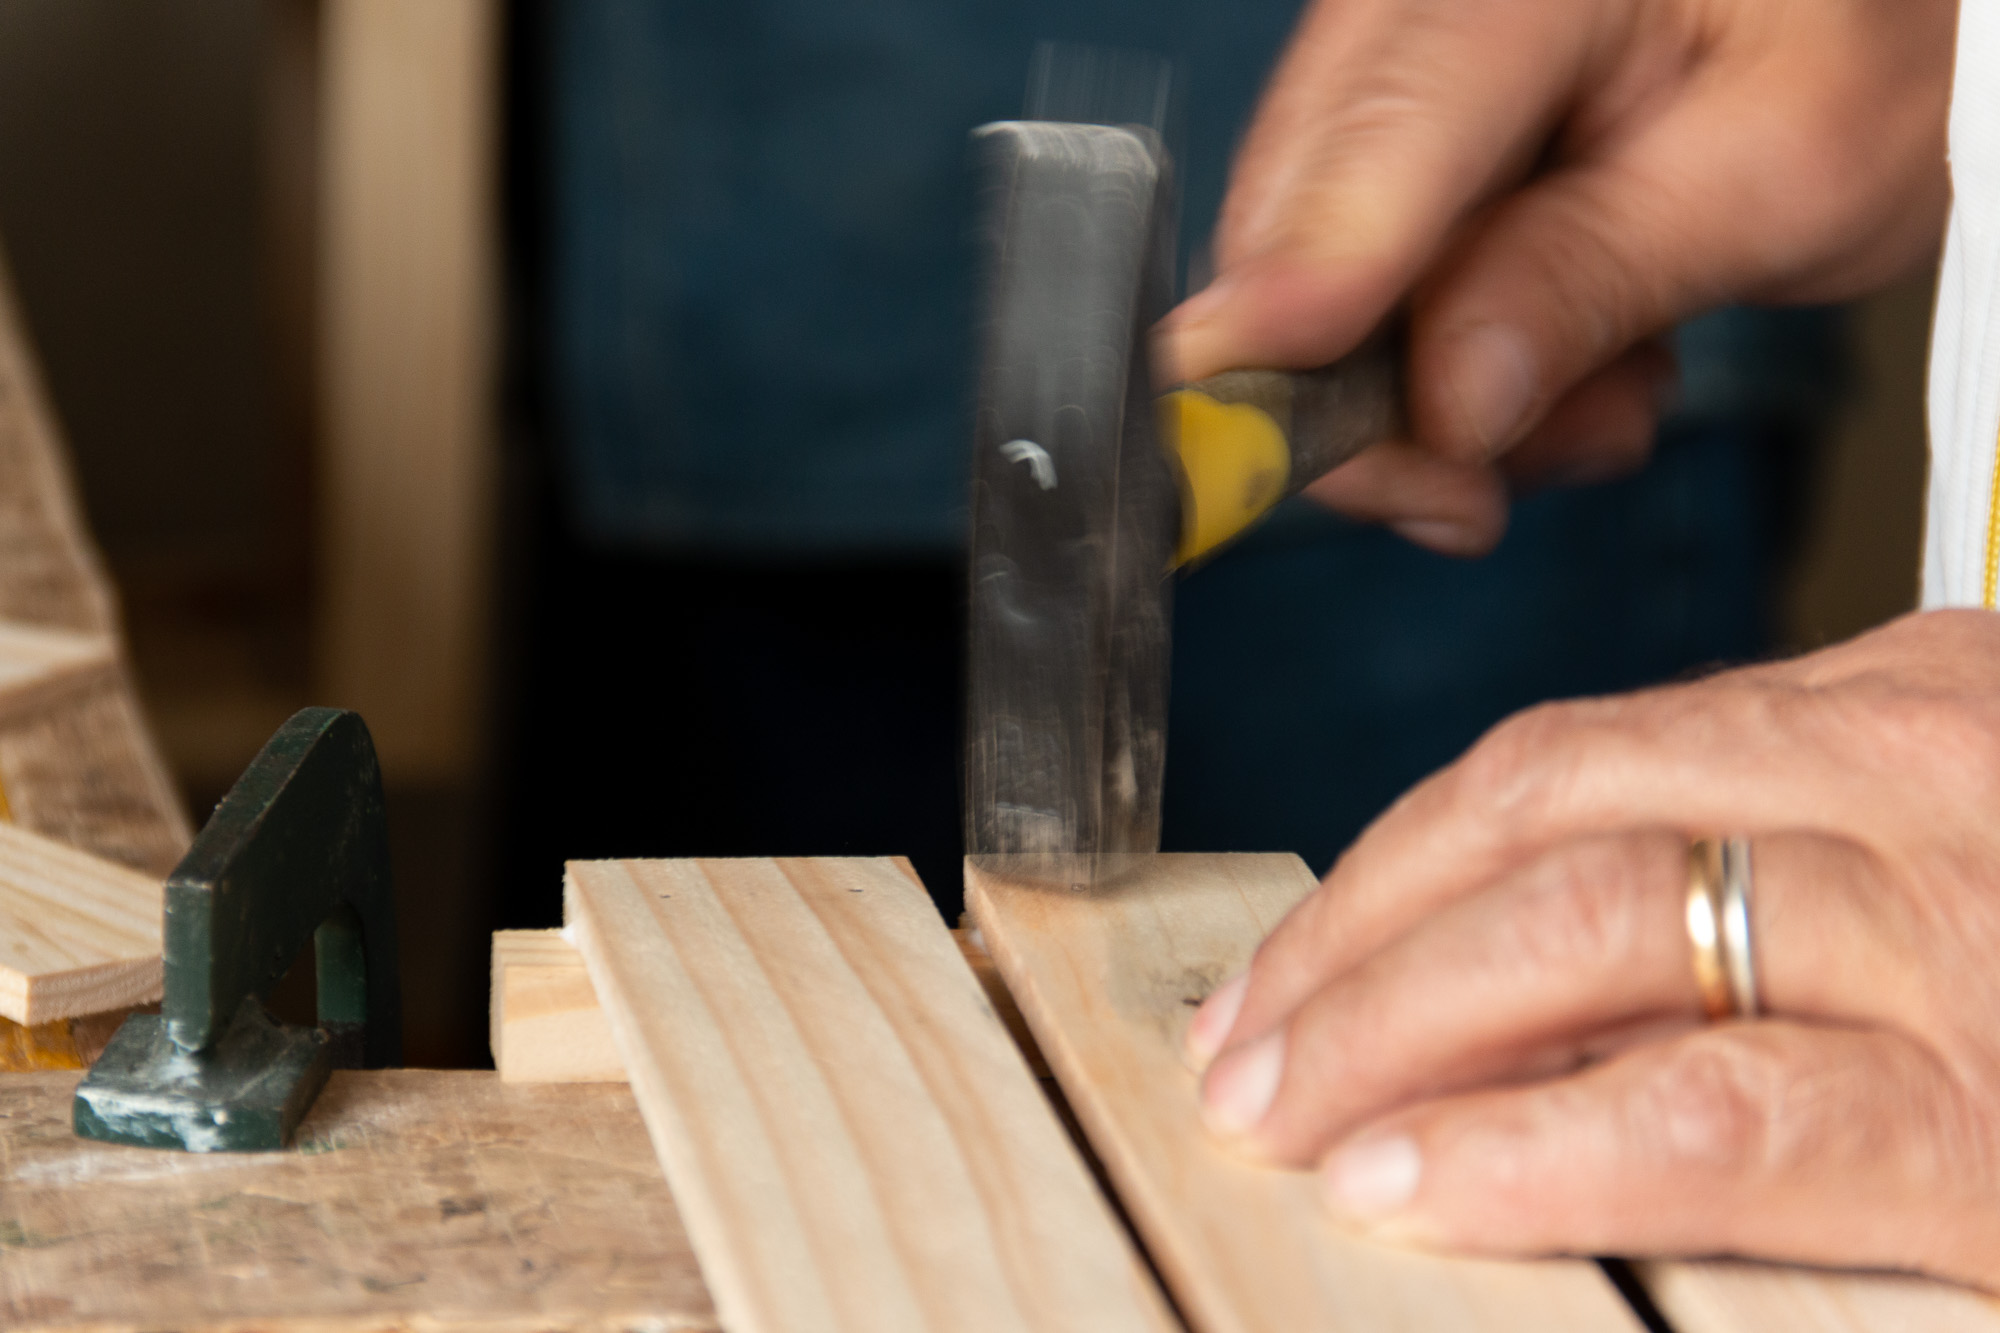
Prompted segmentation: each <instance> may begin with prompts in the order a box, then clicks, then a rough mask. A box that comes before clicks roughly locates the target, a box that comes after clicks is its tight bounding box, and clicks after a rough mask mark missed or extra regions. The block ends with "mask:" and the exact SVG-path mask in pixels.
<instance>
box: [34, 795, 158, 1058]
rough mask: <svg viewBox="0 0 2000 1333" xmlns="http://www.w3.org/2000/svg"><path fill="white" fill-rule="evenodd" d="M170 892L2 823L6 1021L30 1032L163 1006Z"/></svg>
mask: <svg viewBox="0 0 2000 1333" xmlns="http://www.w3.org/2000/svg"><path fill="white" fill-rule="evenodd" d="M163 893H164V885H163V884H162V881H160V880H158V879H155V878H153V877H152V876H150V875H143V874H140V873H139V872H138V871H136V870H131V869H128V868H126V867H125V866H121V865H117V864H115V863H114V862H111V861H106V860H103V859H102V858H100V857H95V856H92V855H90V853H88V852H80V851H78V850H76V849H75V848H74V847H68V846H65V845H64V844H62V843H59V842H56V841H54V840H53V839H50V838H44V837H42V836H40V835H39V834H34V833H30V832H28V831H27V830H26V829H21V828H16V827H14V826H13V825H10V824H0V1017H5V1018H9V1019H12V1020H13V1021H14V1022H16V1023H20V1024H23V1025H25V1026H30V1027H32V1026H35V1025H38V1024H44V1023H49V1022H52V1021H54V1020H56V1019H62V1018H74V1017H77V1016H79V1015H83V1014H93V1013H101V1012H103V1011H105V1010H108V1009H123V1008H128V1007H130V1006H132V1005H139V1004H147V1003H150V1002H151V1001H153V1000H157V999H159V998H160V913H161V905H162V897H163Z"/></svg>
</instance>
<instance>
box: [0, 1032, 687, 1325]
mask: <svg viewBox="0 0 2000 1333" xmlns="http://www.w3.org/2000/svg"><path fill="white" fill-rule="evenodd" d="M77 1078H78V1075H76V1074H73V1073H37V1074H0V1181H5V1182H6V1185H5V1188H4V1189H0V1328H4V1329H7V1330H8V1331H9V1333H56V1331H57V1330H62V1331H63V1333H70V1331H71V1330H79V1331H80V1330H84V1329H88V1330H90V1333H125V1331H127V1330H129V1331H130V1333H139V1331H140V1330H156V1329H173V1330H176V1333H249V1331H250V1330H252V1329H257V1330H270V1329H273V1328H274V1327H282V1328H283V1329H285V1330H287V1331H288V1333H290V1331H292V1330H297V1331H299V1333H304V1331H305V1330H310V1331H311V1333H417V1331H418V1330H424V1331H425V1333H429V1331H430V1330H438V1329H454V1330H456V1329H465V1330H480V1331H481V1333H486V1331H488V1330H504V1331H506V1333H517V1331H518V1333H529V1331H530V1330H534V1331H536V1333H539V1331H540V1330H574V1331H575V1333H625V1331H626V1330H632V1331H633V1333H639V1331H640V1330H644V1331H645V1333H666V1330H678V1329H713V1328H716V1327H717V1324H716V1322H715V1314H714V1309H713V1307H712V1305H711V1304H710V1302H709V1298H708V1292H707V1290H706V1289H705V1288H704V1287H703V1285H702V1281H701V1275H700V1272H699V1270H698V1269H697V1268H696V1266H695V1260H694V1255H693V1252H692V1251H691V1250H690V1249H689V1247H688V1240H687V1233H686V1232H685V1230H683V1228H682V1226H681V1220H680V1216H679V1214H678V1213H677V1212H676V1211H675V1209H674V1203H673V1198H672V1196H671V1195H670V1194H669V1193H668V1192H667V1186H666V1182H665V1181H664V1180H663V1179H662V1178H661V1175H660V1169H659V1166H658V1165H657V1163H656V1162H655V1160H654V1157H653V1149H652V1145H651V1144H650V1143H649V1142H648V1141H647V1138H646V1129H645V1126H644V1125H643V1124H642V1123H641V1121H640V1119H639V1112H638V1109H637V1107H636V1105H635V1104H634V1102H633V1100H632V1095H631V1093H630V1092H629V1091H628V1090H627V1089H626V1088H625V1087H624V1086H622V1085H617V1084H596V1085H567V1086H556V1085H523V1084H504V1083H502V1082H500V1080H499V1077H498V1076H497V1075H494V1074H488V1073H475V1072H460V1071H450V1072H445V1071H436V1070H384V1071H376V1072H358V1071H357V1072H346V1071H343V1072H337V1073H335V1074H334V1076H333V1080H332V1082H331V1083H330V1084H329V1085H328V1086H327V1090H326V1091H325V1092H324V1093H322V1094H321V1096H320V1099H319V1101H318V1103H317V1104H316V1105H315V1106H314V1108H313V1110H312V1113H311V1114H310V1115H309V1116H308V1117H307V1119H306V1121H305V1123H304V1124H303V1125H302V1126H301V1127H300V1131H299V1137H298V1141H297V1146H296V1147H295V1148H294V1149H293V1150H292V1151H290V1152H283V1153H215V1154H209V1155H193V1154H188V1153H173V1152H161V1151H157V1150H154V1149H148V1148H129V1147H122V1146H118V1145H113V1144H105V1143H95V1142H91V1141H88V1140H84V1139H79V1138H76V1137H75V1136H74V1135H73V1134H71V1132H70V1126H69V1106H70V1091H71V1089H73V1088H74V1087H75V1086H76V1082H77Z"/></svg>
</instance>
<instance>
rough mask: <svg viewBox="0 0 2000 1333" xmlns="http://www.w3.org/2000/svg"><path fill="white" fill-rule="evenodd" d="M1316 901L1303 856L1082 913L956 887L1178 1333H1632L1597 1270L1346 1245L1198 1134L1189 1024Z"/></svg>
mask: <svg viewBox="0 0 2000 1333" xmlns="http://www.w3.org/2000/svg"><path fill="white" fill-rule="evenodd" d="M1313 884H1314V880H1313V876H1312V874H1311V872H1310V871H1308V870H1307V869H1306V867H1305V863H1304V862H1302V861H1300V860H1299V859H1298V858H1297V857H1295V856H1241V855H1218V856H1166V857H1161V858H1160V859H1159V861H1158V862H1157V863H1156V864H1155V866H1154V867H1153V868H1152V869H1150V870H1149V871H1147V872H1146V873H1144V874H1143V875H1142V876H1139V877H1136V878H1134V879H1131V880H1128V881H1125V882H1123V883H1121V884H1119V885H1117V886H1115V887H1113V888H1111V889H1106V890H1101V891H1098V892H1095V893H1090V894H1080V893H1070V892H1066V891H1063V890H1060V889H1049V888H1046V887H1043V886H1040V885H1034V884H1026V883H1020V882H1015V881H1010V880H1006V879H1003V878H999V877H996V876H991V875H987V874H983V873H981V872H980V871H979V870H978V869H976V868H975V867H973V866H972V865H971V864H970V863H968V864H967V867H966V900H967V902H968V904H969V905H970V907H971V909H972V918H973V920H974V922H975V923H976V924H977V925H978V927H979V930H980V933H981V935H982V936H983V937H984V940H985V943H986V947H987V948H988V949H989V950H990V951H991V952H992V954H993V957H994V960H995V961H996V962H997V963H998V964H999V967H1000V972H1001V975H1002V976H1004V977H1005V978H1006V979H1007V984H1008V986H1009V988H1010V989H1012V991H1013V992H1014V998H1015V999H1016V1000H1017V1001H1018V1002H1019V1003H1020V1006H1021V1011H1022V1012H1023V1013H1024V1014H1025V1015H1026V1016H1027V1020H1028V1025H1029V1026H1030V1027H1031V1028H1032V1029H1033V1030H1034V1033H1035V1037H1036V1040H1037V1041H1038V1042H1039V1043H1040V1044H1041V1048H1042V1052H1043V1054H1044V1055H1046V1056H1047V1057H1048V1061H1049V1064H1050V1066H1051V1067H1052V1068H1053V1069H1054V1070H1055V1073H1056V1078H1057V1080H1058V1081H1059V1082H1060V1083H1061V1084H1062V1087H1063V1091H1064V1092H1065V1093H1066V1094H1067V1095H1068V1097H1069V1101H1070V1105H1071V1107H1072V1108H1073V1109H1074V1110H1075V1112H1076V1115H1077V1118H1078V1119H1079V1120H1080V1121H1081V1122H1082V1124H1083V1127H1084V1130H1085V1132H1086V1133H1087V1134H1088V1135H1089V1136H1090V1141H1091V1143H1092V1145H1093V1146H1095V1148H1096V1149H1097V1153H1098V1156H1099V1157H1100V1158H1101V1159H1102V1160H1103V1162H1104V1165H1105V1168H1106V1170H1107V1171H1108V1172H1109V1173H1110V1177H1111V1179H1112V1181H1113V1182H1114V1184H1115V1185H1116V1187H1117V1189H1118V1194H1119V1197H1120V1199H1121V1200H1123V1202H1124V1204H1125V1209H1126V1212H1127V1213H1128V1214H1129V1215H1130V1216H1131V1218H1132V1220H1133V1223H1134V1225H1135V1226H1137V1228H1138V1230H1139V1234H1140V1236H1141V1237H1142V1238H1143V1239H1144V1240H1145V1242H1146V1247H1147V1249H1148V1250H1149V1251H1150V1252H1151V1254H1152V1256H1153V1260H1154V1263H1155V1264H1156V1265H1158V1267H1159V1269H1160V1272H1161V1274H1162V1275H1163V1276H1164V1277H1165V1279H1166V1282H1167V1285H1168V1287H1169V1288H1170V1289H1171V1290H1172V1292H1173V1293H1174V1296H1175V1298H1176V1299H1177V1300H1178V1302H1179V1304H1180V1308H1181V1311H1182V1313H1183V1314H1184V1315H1186V1317H1187V1319H1188V1321H1189V1323H1190V1324H1191V1325H1192V1326H1194V1327H1195V1328H1196V1329H1199V1330H1201V1333H1250V1331H1251V1330H1266V1329H1281V1328H1316V1329H1336V1330H1344V1329H1355V1330H1362V1329H1366V1330H1380V1331H1383V1333H1399V1331H1401V1330H1410V1331H1411V1333H1418V1331H1422V1333H1428V1331H1429V1330H1432V1329H1444V1328H1449V1329H1466V1330H1473V1329H1484V1330H1515V1329H1518V1330H1530V1329H1532V1330H1535V1331H1536V1333H1555V1331H1557V1330H1586V1329H1590V1330H1597V1329H1603V1330H1636V1329H1637V1328H1638V1327H1639V1325H1638V1323H1637V1321H1636V1319H1635V1318H1634V1316H1633V1315H1632V1314H1631V1312H1630V1310H1629V1309H1628V1308H1627V1307H1626V1305H1625V1303H1624V1301H1623V1300H1622V1299H1621V1298H1620V1297H1619V1296H1618V1294H1617V1292H1616V1291H1615V1290H1614V1289H1613V1288H1612V1286H1611V1284H1610V1283H1609V1282H1608V1281H1607V1280H1606V1279H1605V1277H1604V1276H1603V1274H1602V1273H1601V1272H1600V1271H1599V1270H1598V1268H1597V1267H1596V1266H1595V1265H1594V1264H1590V1263H1587V1262H1581V1261H1551V1262H1542V1263H1500V1262H1493V1261H1485V1260H1472V1259H1451V1258H1444V1257H1440V1256H1436V1255H1429V1254H1417V1253H1413V1252H1410V1251H1405V1250H1397V1249H1391V1248H1388V1247H1385V1246H1380V1245H1375V1244H1371V1243H1369V1242H1367V1241H1362V1240H1357V1239H1354V1238H1352V1237H1349V1236H1347V1235H1345V1234H1343V1233H1342V1232H1340V1231H1339V1230H1337V1229H1336V1228H1335V1227H1334V1226H1333V1225H1332V1223H1331V1222H1330V1221H1329V1220H1328V1218H1327V1215H1326V1212H1325V1210H1324V1209H1323V1207H1322V1206H1321V1204H1320V1202H1319V1198H1318V1193H1317V1187H1316V1185H1315V1183H1314V1181H1313V1179H1312V1177H1311V1176H1310V1175H1309V1174H1307V1173H1304V1172H1289V1171H1274V1170H1268V1169H1264V1168H1259V1167H1254V1166H1250V1165H1247V1164H1245V1163H1243V1162H1240V1161H1238V1160H1236V1159H1234V1158H1232V1157H1230V1156H1228V1155H1227V1154H1226V1153H1224V1152H1223V1151H1221V1150H1220V1149H1219V1148H1217V1147H1216V1146H1215V1145H1214V1144H1213V1143H1212V1141H1211V1140H1210V1139H1209V1137H1208V1135H1207V1134H1206V1133H1205V1132H1204V1130H1203V1129H1202V1126H1201V1122H1200V1118H1199V1113H1198V1111H1197V1109H1196V1103H1195V1086H1194V1075H1193V1074H1192V1073H1190V1072H1189V1070H1188V1068H1187V1067H1186V1065H1185V1064H1184V1063H1183V1062H1182V1060H1181V1057H1180V1038H1181V1033H1182V1031H1183V1030H1184V1028H1185V1027H1186V1024H1187V1018H1188V1015H1190V1014H1191V1013H1192V1012H1193V1010H1194V1006H1195V1005H1196V1004H1197V1003H1198V1002H1199V1001H1200V1000H1201V998H1202V997H1203V996H1205V995H1207V994H1208V992H1209V991H1210V990H1212V989H1214V987H1215V986H1216V984H1217V983H1219V982H1220V981H1222V980H1223V979H1224V978H1225V977H1228V976H1229V975H1231V974H1232V973H1234V972H1236V971H1237V970H1239V969H1240V968H1242V967H1243V966H1245V965H1246V964H1247V963H1248V961H1249V958H1250V953H1251V951H1252V950H1253V949H1254V948H1255V947H1256V944H1257V942H1258V941H1259V940H1261V939H1262V938H1263V937H1264V936H1265V934H1267V933H1268V932H1269V931H1270V929H1271V927H1273V926H1275V925H1276V924H1277V922H1278V919H1279V917H1280V916H1282V915H1283V914H1284V912H1285V910H1286V909H1287V908H1289V907H1290V906H1291V905H1292V904H1293V903H1294V902H1296V901H1297V900H1298V899H1299V898H1300V897H1302V896H1304V895H1305V894H1306V893H1307V892H1309V891H1310V890H1311V889H1312V887H1313Z"/></svg>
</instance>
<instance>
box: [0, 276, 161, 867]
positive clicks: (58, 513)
mask: <svg viewBox="0 0 2000 1333" xmlns="http://www.w3.org/2000/svg"><path fill="white" fill-rule="evenodd" d="M0 620H6V621H9V622H12V623H14V624H17V625H22V626H30V627H33V628H34V629H36V630H44V631H68V632H70V633H73V634H77V635H80V636H83V637H84V638H85V639H88V640H97V641H102V640H103V639H106V638H111V639H113V641H115V639H116V636H117V634H118V614H117V599H116V598H115V597H114V596H113V594H112V591H111V585H110V581H109V580H108V579H107V578H106V577H105V574H104V569H103V563H102V561H101V560H100V559H99V557H98V554H97V551H96V549H95V548H94V547H93V546H92V545H91V542H90V537H89V534H88V533H87V532H86V531H85V528H84V523H83V510H82V506H81V505H80V504H79V503H78V501H77V495H76V487H75V484H74V482H73V481H72V478H71V476H70V469H69V463H68V459H67V457H66V451H65V450H64V447H63V443H62V433H61V431H60V429H59V428H58V426H57V424H56V420H55V415H54V413H53V412H52V411H51V410H50V407H49V396H48V391H47V389H46V387H45V386H44V385H43V383H42V378H41V374H40V371H39V369H38V368H37V367H36V365H35V358H34V354H33V351H32V349H31V348H30V347H29V344H28V339H27V336H26V333H25V331H24V330H23V329H22V327H21V323H20V319H19V316H18V314H17V312H16V308H15V302H14V292H13V285H12V282H11V280H10V278H9V276H8V273H7V266H6V262H5V258H4V256H0ZM112 656H113V658H114V660H115V659H117V658H118V657H121V656H122V654H121V653H118V652H114V653H113V654H112ZM72 683H73V684H74V686H75V688H74V689H73V690H69V691H67V692H66V693H65V694H64V695H63V697H62V698H61V699H59V700H53V701H46V706H37V707H35V708H31V709H28V710H26V711H7V712H0V792H4V803H5V804H6V806H7V807H9V808H10V809H11V811H12V815H13V819H14V821H15V822H16V823H18V824H21V825H22V826H24V827H26V828H31V829H33V830H35V831H36V832H37V833H45V834H48V835H49V836H51V837H55V838H61V839H62V840H63V841H65V842H70V843H74V844H75V845H77V846H79V847H82V848H84V849H85V850H86V851H92V852H96V853H97V854H98V855H100V856H107V857H110V858H112V859H113V860H117V861H123V862H125V863H126V864H127V865H132V866H136V867H139V868H140V869H144V870H150V871H153V872H155V873H158V874H161V875H164V874H166V873H167V871H168V870H170V869H172V868H173V865H174V862H176V861H178V860H179V859H180V856H181V853H182V852H183V851H185V850H186V849H187V845H188V842H189V840H190V839H191V837H192V836H193V834H192V830H191V829H190V828H189V826H188V821H187V816H186V813H185V812H184V811H183V810H182V809H181V805H180V798H179V796H178V794H177V793H176V792H175V791H174V787H173V782H172V780H171V779H170V778H169V777H168V776H167V771H166V766H165V764H163V763H162V762H161V760H160V753H159V747H158V746H157V745H155V744H154V742H153V738H152V736H151V734H150V733H149V731H148V729H147V727H146V723H145V719H144V718H143V717H142V716H141V714H140V712H139V708H138V704H137V701H136V699H135V698H134V696H133V692H132V688H131V686H130V684H129V682H128V681H127V680H126V679H125V673H124V671H123V670H122V669H114V670H113V671H111V672H109V673H107V674H105V675H103V676H97V675H95V674H93V673H89V672H86V673H83V675H82V676H81V677H77V678H74V679H73V682H72Z"/></svg>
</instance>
